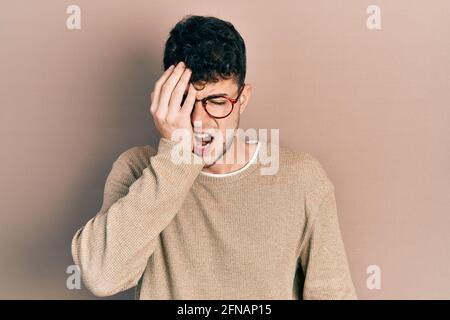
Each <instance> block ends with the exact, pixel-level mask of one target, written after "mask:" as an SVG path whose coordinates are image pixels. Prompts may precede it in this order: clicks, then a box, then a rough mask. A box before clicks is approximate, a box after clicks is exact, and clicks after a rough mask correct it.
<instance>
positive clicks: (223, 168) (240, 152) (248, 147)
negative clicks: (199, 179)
mask: <svg viewBox="0 0 450 320" xmlns="http://www.w3.org/2000/svg"><path fill="white" fill-rule="evenodd" d="M255 149H256V144H252V143H246V142H245V141H244V140H243V139H242V138H240V137H238V136H235V137H234V139H233V143H232V144H231V146H230V148H229V149H228V150H227V151H226V153H225V154H224V155H223V158H221V162H222V163H214V164H213V165H212V166H209V167H204V168H203V170H202V171H204V172H208V173H215V174H223V173H230V172H233V171H236V170H239V169H240V168H242V167H244V166H245V165H246V164H247V163H248V162H249V161H250V159H251V157H252V155H253V153H254V152H255ZM242 159H244V161H242ZM231 160H232V161H231Z"/></svg>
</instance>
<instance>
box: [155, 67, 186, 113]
mask: <svg viewBox="0 0 450 320" xmlns="http://www.w3.org/2000/svg"><path fill="white" fill-rule="evenodd" d="M184 69H185V64H184V63H183V62H180V63H178V65H177V66H176V67H175V69H174V70H173V72H172V74H171V75H170V76H169V78H168V79H167V80H166V82H165V83H164V84H163V86H162V88H161V94H160V96H159V103H158V112H159V113H160V115H161V117H165V116H166V115H167V112H168V108H169V100H170V97H171V95H172V91H173V89H174V88H175V86H176V85H177V83H178V81H179V80H180V78H181V75H182V74H183V71H184Z"/></svg>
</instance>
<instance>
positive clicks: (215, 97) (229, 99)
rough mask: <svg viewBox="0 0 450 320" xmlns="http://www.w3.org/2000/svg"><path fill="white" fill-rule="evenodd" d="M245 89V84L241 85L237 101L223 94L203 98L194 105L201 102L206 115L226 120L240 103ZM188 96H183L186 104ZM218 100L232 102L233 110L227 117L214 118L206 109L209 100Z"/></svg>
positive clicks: (196, 100)
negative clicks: (223, 99) (222, 99)
mask: <svg viewBox="0 0 450 320" xmlns="http://www.w3.org/2000/svg"><path fill="white" fill-rule="evenodd" d="M244 87H245V83H244V84H242V85H241V88H240V89H239V91H238V96H237V97H236V98H235V99H233V98H229V97H227V96H225V95H221V94H218V95H216V94H214V95H211V96H208V97H205V98H203V99H195V101H194V105H195V104H196V103H197V102H199V101H200V102H201V103H202V106H203V109H204V110H205V111H206V113H207V114H208V115H209V116H210V117H211V118H215V119H223V118H226V117H228V116H229V115H230V114H231V113H232V112H233V109H234V105H235V104H236V103H237V102H238V100H239V97H240V96H241V93H242V91H243V90H244ZM186 96H187V94H185V95H184V96H183V102H184V100H185V99H186ZM217 98H225V99H227V100H228V101H230V102H231V109H230V112H228V113H227V114H226V115H225V116H222V117H216V116H213V115H212V114H210V113H209V112H208V110H207V109H206V104H207V102H208V100H210V99H217Z"/></svg>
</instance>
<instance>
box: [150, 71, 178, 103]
mask: <svg viewBox="0 0 450 320" xmlns="http://www.w3.org/2000/svg"><path fill="white" fill-rule="evenodd" d="M174 68H175V65H171V66H170V67H169V68H167V70H166V71H164V73H163V74H162V75H161V77H160V78H159V79H158V80H157V81H156V83H155V87H154V90H153V92H152V94H151V103H150V111H151V112H154V111H156V109H157V107H158V101H159V96H160V93H161V88H162V86H163V84H164V83H165V82H166V80H167V79H168V78H169V76H170V75H171V74H172V72H173V69H174Z"/></svg>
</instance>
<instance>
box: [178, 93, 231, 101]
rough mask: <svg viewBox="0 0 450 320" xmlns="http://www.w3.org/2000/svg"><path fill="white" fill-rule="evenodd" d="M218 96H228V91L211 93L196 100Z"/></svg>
mask: <svg viewBox="0 0 450 320" xmlns="http://www.w3.org/2000/svg"><path fill="white" fill-rule="evenodd" d="M187 94H188V93H187V92H185V93H184V95H183V96H186V95H187ZM218 96H227V97H229V95H228V93H213V94H210V95H207V96H206V97H204V98H202V99H198V100H203V99H207V98H216V97H218Z"/></svg>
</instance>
